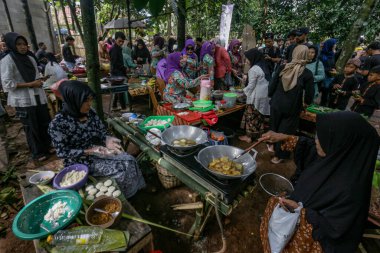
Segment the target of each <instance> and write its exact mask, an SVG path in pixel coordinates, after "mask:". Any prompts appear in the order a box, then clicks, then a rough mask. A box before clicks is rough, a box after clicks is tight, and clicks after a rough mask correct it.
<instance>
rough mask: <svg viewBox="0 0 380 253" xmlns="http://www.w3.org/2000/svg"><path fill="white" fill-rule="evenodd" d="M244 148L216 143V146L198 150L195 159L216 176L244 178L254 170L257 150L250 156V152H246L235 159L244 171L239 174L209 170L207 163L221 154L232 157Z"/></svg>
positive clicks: (221, 155)
mask: <svg viewBox="0 0 380 253" xmlns="http://www.w3.org/2000/svg"><path fill="white" fill-rule="evenodd" d="M243 152H244V150H242V149H240V148H236V147H232V146H227V145H218V146H210V147H206V148H204V149H202V150H201V151H199V153H198V156H197V157H196V160H197V161H198V162H199V163H200V164H201V165H202V166H203V168H205V169H206V170H207V171H208V172H210V173H212V174H213V175H215V176H216V177H218V178H223V179H239V178H246V177H248V176H249V175H251V174H252V173H253V172H255V170H256V160H255V159H256V155H257V151H255V150H254V152H255V154H254V155H253V156H252V155H251V154H250V153H246V154H244V155H242V156H241V157H239V158H238V159H236V160H235V162H237V163H241V164H242V165H243V167H244V171H243V173H242V174H241V175H238V176H231V175H225V174H222V173H219V172H217V171H214V170H211V169H209V168H208V165H209V164H210V163H211V162H212V160H214V159H219V158H221V157H223V156H227V157H228V158H229V159H231V160H232V159H234V158H235V157H236V156H238V155H239V154H241V153H243Z"/></svg>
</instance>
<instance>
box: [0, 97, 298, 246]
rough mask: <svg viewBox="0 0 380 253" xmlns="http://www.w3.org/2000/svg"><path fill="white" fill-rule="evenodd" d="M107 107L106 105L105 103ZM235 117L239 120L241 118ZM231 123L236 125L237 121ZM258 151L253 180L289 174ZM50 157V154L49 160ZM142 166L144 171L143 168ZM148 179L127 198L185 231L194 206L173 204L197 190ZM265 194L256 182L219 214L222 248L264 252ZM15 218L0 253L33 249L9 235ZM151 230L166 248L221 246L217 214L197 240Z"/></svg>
mask: <svg viewBox="0 0 380 253" xmlns="http://www.w3.org/2000/svg"><path fill="white" fill-rule="evenodd" d="M106 104H107V103H105V105H106ZM105 108H107V107H106V106H105ZM148 110H149V109H148V108H147V103H145V102H144V101H139V102H138V104H137V105H135V106H134V111H136V112H140V113H144V112H145V113H146V112H148ZM235 120H237V121H238V120H239V119H235ZM235 123H236V122H235ZM235 128H237V126H236V125H235ZM20 129H21V124H20V123H19V122H17V121H15V120H13V122H11V123H9V124H8V136H9V139H10V147H9V148H10V150H13V151H14V152H13V151H12V154H11V163H12V164H14V165H16V166H17V168H18V172H19V173H22V172H23V171H25V169H27V168H30V167H32V164H31V163H30V162H29V161H28V159H29V153H28V149H27V145H26V139H25V135H24V132H23V131H22V130H20ZM232 145H234V146H237V147H242V148H244V147H247V146H248V144H243V143H240V142H239V141H238V139H237V137H235V139H234V140H233V143H232ZM258 151H259V155H258V159H257V160H258V167H257V170H256V180H258V178H259V177H260V175H261V174H263V173H265V172H274V173H278V174H281V175H284V176H285V177H290V175H291V174H292V173H293V171H294V164H293V163H292V162H287V163H283V164H280V165H272V164H270V163H269V160H270V157H271V154H270V153H269V152H268V151H267V148H266V146H265V145H264V144H262V145H259V146H258ZM54 159H55V158H54V157H53V158H51V159H50V161H52V160H54ZM37 166H38V165H37ZM142 169H143V170H145V169H146V168H142ZM146 179H147V183H148V185H149V187H148V188H149V190H142V191H140V192H139V193H138V194H136V196H134V197H133V198H132V199H131V200H130V202H131V203H132V205H133V206H134V207H135V208H136V210H137V211H138V212H139V213H140V215H141V216H142V217H143V218H145V219H147V220H150V221H152V222H156V223H159V224H161V225H164V226H168V227H170V228H174V229H178V230H180V231H183V232H187V231H188V230H189V229H190V227H191V225H192V223H193V221H194V218H195V211H173V210H172V209H171V205H174V204H180V203H189V202H191V201H192V200H191V199H192V196H193V195H194V194H195V193H194V192H193V191H192V190H191V189H189V188H188V187H186V186H180V187H177V188H174V189H170V190H165V189H164V188H163V187H162V186H161V184H160V182H159V180H158V178H157V175H156V174H150V175H146ZM2 187H3V186H2ZM152 189H153V190H152ZM268 198H269V196H268V195H267V194H266V193H265V192H264V191H263V190H262V189H261V188H260V186H259V185H257V187H256V189H255V190H254V192H253V193H252V194H251V195H250V196H249V197H247V198H246V199H244V200H243V201H242V202H241V203H240V204H239V205H238V207H237V208H236V209H234V210H233V212H232V214H231V215H230V216H228V217H224V218H223V228H224V232H225V235H226V237H227V251H226V252H229V253H234V252H239V253H240V252H254V253H260V252H262V248H261V242H260V235H259V225H260V219H261V215H262V214H263V211H264V209H265V206H266V202H267V200H268ZM20 199H21V196H20ZM13 217H14V214H11V215H10V218H8V219H7V220H1V223H0V224H4V225H5V226H6V227H8V229H7V230H6V232H7V233H6V237H5V238H3V239H0V253H14V252H17V253H18V252H20V253H21V252H22V253H28V252H34V248H33V244H32V242H30V241H21V240H19V239H17V238H16V237H15V236H14V235H13V234H12V231H11V224H12V218H13ZM152 230H153V236H154V245H155V249H157V250H161V251H162V252H164V253H177V252H181V253H186V252H192V253H198V252H199V253H203V252H214V251H217V250H219V249H220V248H221V236H220V230H219V226H218V224H217V221H216V218H215V217H213V218H211V219H210V220H209V222H208V224H207V225H206V227H205V230H204V232H203V234H202V236H201V238H200V239H199V240H198V241H194V240H189V239H186V238H185V237H184V236H181V235H177V234H174V233H172V232H167V231H165V230H162V229H157V228H155V227H152Z"/></svg>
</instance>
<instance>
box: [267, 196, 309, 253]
mask: <svg viewBox="0 0 380 253" xmlns="http://www.w3.org/2000/svg"><path fill="white" fill-rule="evenodd" d="M299 205H300V206H299V207H298V208H297V209H295V210H294V212H293V213H292V212H288V211H285V210H284V208H282V207H280V204H277V205H276V207H275V208H274V210H273V213H272V216H271V217H270V220H269V224H268V239H269V245H270V249H271V253H281V251H282V250H283V249H284V248H285V246H286V245H287V244H288V242H289V241H290V239H291V238H292V237H293V234H294V232H295V231H296V227H297V224H298V222H299V218H300V214H301V209H302V207H303V206H302V203H299Z"/></svg>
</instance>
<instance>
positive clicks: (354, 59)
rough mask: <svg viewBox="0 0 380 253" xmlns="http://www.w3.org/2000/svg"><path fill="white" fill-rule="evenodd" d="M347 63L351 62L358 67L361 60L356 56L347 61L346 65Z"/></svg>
mask: <svg viewBox="0 0 380 253" xmlns="http://www.w3.org/2000/svg"><path fill="white" fill-rule="evenodd" d="M347 64H352V65H354V66H355V67H357V68H360V66H361V64H362V62H361V61H360V60H359V59H358V58H351V59H349V60H348V61H347V63H346V65H347Z"/></svg>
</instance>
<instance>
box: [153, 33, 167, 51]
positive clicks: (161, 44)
mask: <svg viewBox="0 0 380 253" xmlns="http://www.w3.org/2000/svg"><path fill="white" fill-rule="evenodd" d="M153 44H154V45H155V46H156V45H158V46H159V47H160V49H162V48H164V45H165V39H164V38H162V37H161V36H156V37H155V38H154V43H153Z"/></svg>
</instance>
